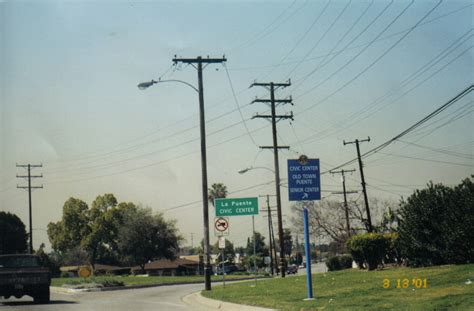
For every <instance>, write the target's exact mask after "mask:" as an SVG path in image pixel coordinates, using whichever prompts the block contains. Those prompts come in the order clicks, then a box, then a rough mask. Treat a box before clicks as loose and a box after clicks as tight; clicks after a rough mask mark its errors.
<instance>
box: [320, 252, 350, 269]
mask: <svg viewBox="0 0 474 311" xmlns="http://www.w3.org/2000/svg"><path fill="white" fill-rule="evenodd" d="M326 266H327V267H328V270H329V271H337V270H342V269H349V268H352V257H351V256H350V255H343V256H333V257H329V259H328V260H327V261H326Z"/></svg>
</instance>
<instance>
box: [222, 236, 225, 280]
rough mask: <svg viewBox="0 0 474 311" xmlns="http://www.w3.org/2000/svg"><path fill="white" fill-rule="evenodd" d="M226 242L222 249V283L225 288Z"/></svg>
mask: <svg viewBox="0 0 474 311" xmlns="http://www.w3.org/2000/svg"><path fill="white" fill-rule="evenodd" d="M224 275H225V244H224V248H223V249H222V284H223V286H224V288H225V277H224Z"/></svg>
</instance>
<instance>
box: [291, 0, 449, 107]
mask: <svg viewBox="0 0 474 311" xmlns="http://www.w3.org/2000/svg"><path fill="white" fill-rule="evenodd" d="M413 1H414V0H413ZM413 1H412V2H410V4H409V5H408V6H407V7H406V8H405V9H404V10H403V11H402V12H401V13H400V14H398V15H397V17H396V18H395V19H394V20H393V21H392V23H393V22H394V21H396V20H397V19H398V18H399V17H400V16H402V15H403V14H404V13H405V11H406V10H408V8H409V7H410V6H411V5H412V4H413ZM441 2H442V0H440V1H439V2H438V3H437V4H436V5H435V6H434V7H433V8H432V9H431V10H430V11H428V13H426V14H425V15H424V16H423V17H422V18H421V19H420V20H418V22H416V24H415V25H414V26H412V27H411V28H410V30H408V31H407V32H406V33H405V34H404V35H403V36H402V37H401V38H400V39H398V40H397V41H396V42H395V43H394V44H392V45H391V46H390V47H389V48H388V49H387V50H385V51H384V52H383V53H382V54H381V55H380V56H379V57H377V58H376V59H375V60H374V61H373V62H371V63H370V64H369V65H368V66H366V67H365V68H364V69H363V70H362V71H361V72H359V73H358V74H357V75H355V76H354V77H353V78H352V79H350V80H349V81H347V82H346V83H344V84H343V85H342V86H341V87H339V88H338V89H337V90H336V91H334V92H332V93H331V94H329V95H328V96H326V97H325V98H324V99H323V100H322V101H320V102H319V103H318V104H321V103H322V102H324V101H326V100H327V99H329V98H331V97H332V96H334V95H335V94H337V93H339V92H340V91H341V90H342V89H344V88H345V87H347V86H348V85H349V84H351V83H352V82H354V81H355V80H357V79H358V78H359V77H360V76H362V75H363V74H364V73H366V72H367V71H368V70H369V69H370V68H372V67H373V66H374V65H375V64H377V63H378V62H379V61H380V60H381V59H382V58H383V57H384V56H385V55H387V54H388V53H389V52H390V51H391V50H392V49H393V48H395V47H396V46H397V45H398V44H399V43H400V42H401V41H402V40H403V39H405V38H406V37H407V36H408V35H409V34H410V33H411V32H412V31H413V30H414V29H415V28H416V27H418V25H419V24H420V23H421V22H422V21H423V20H424V19H425V18H427V17H428V16H429V15H430V14H431V13H432V12H433V11H434V10H435V9H436V8H437V7H438V6H439V5H440V4H441ZM392 23H390V24H389V25H388V26H387V27H386V29H388V27H389V26H390V25H391V24H392ZM386 29H385V30H386ZM385 30H383V31H385ZM316 106H317V104H315V105H311V106H310V107H308V108H306V109H303V110H302V111H300V113H303V112H306V111H308V110H310V109H312V108H314V107H316Z"/></svg>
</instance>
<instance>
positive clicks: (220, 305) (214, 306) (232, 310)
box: [183, 291, 276, 311]
mask: <svg viewBox="0 0 474 311" xmlns="http://www.w3.org/2000/svg"><path fill="white" fill-rule="evenodd" d="M183 301H184V302H185V303H187V304H188V305H190V306H192V307H193V309H194V310H225V311H240V310H242V311H270V310H276V309H266V308H261V307H253V306H247V305H239V304H235V303H230V302H224V301H220V300H214V299H209V298H206V297H203V296H202V295H201V292H200V291H199V292H196V293H193V294H190V295H187V296H185V297H183Z"/></svg>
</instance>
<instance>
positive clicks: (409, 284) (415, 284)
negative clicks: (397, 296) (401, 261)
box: [382, 278, 429, 289]
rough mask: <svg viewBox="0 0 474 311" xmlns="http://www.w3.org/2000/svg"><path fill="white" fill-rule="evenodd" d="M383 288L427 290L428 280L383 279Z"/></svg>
mask: <svg viewBox="0 0 474 311" xmlns="http://www.w3.org/2000/svg"><path fill="white" fill-rule="evenodd" d="M382 286H383V288H386V289H388V288H428V286H429V285H428V279H420V278H416V279H407V278H405V279H395V280H393V281H392V280H390V279H383V284H382Z"/></svg>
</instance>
